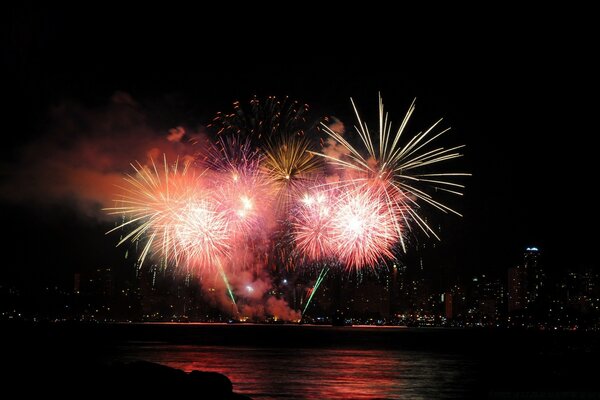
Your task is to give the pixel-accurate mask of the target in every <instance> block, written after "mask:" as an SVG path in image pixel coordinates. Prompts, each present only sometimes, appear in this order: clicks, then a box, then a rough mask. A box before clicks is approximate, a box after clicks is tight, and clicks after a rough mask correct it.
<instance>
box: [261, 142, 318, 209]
mask: <svg viewBox="0 0 600 400" xmlns="http://www.w3.org/2000/svg"><path fill="white" fill-rule="evenodd" d="M309 148H310V141H309V140H308V139H307V138H305V137H301V136H297V135H294V136H286V137H283V138H279V139H275V140H273V141H269V142H268V143H267V145H266V148H265V158H264V162H263V171H264V172H265V174H266V177H267V179H268V181H269V183H270V185H271V187H272V188H273V191H274V195H275V198H276V199H277V201H278V205H279V208H280V209H282V210H283V211H285V212H287V211H288V209H289V207H290V205H291V204H292V203H293V202H294V201H295V200H296V199H297V198H298V196H299V194H300V193H301V192H302V191H303V190H304V189H305V188H306V185H307V183H308V182H310V180H311V179H312V178H313V176H314V174H315V173H317V172H318V171H319V167H320V161H321V160H320V159H319V158H317V157H315V156H314V154H312V153H310V152H309Z"/></svg>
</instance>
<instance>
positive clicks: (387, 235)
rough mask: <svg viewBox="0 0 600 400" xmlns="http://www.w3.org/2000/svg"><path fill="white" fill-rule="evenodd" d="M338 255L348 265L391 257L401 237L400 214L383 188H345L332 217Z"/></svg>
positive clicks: (373, 263) (333, 235)
mask: <svg viewBox="0 0 600 400" xmlns="http://www.w3.org/2000/svg"><path fill="white" fill-rule="evenodd" d="M331 229H332V237H331V242H332V243H333V244H335V254H336V256H337V258H338V259H339V260H340V262H341V263H342V264H343V265H345V266H346V267H347V268H355V269H359V268H362V267H364V266H372V267H373V266H375V265H376V264H377V263H378V262H379V261H380V260H382V259H384V258H392V257H393V254H392V248H393V246H394V244H396V243H397V242H398V241H399V240H400V236H399V231H398V229H397V216H396V215H394V214H393V209H391V208H390V207H388V204H387V202H386V199H385V198H384V197H383V196H382V193H381V192H380V191H376V190H373V189H371V188H367V187H365V186H358V187H355V188H346V191H345V192H344V193H343V194H341V196H340V198H339V199H338V201H337V203H336V208H335V213H334V216H333V218H332V220H331Z"/></svg>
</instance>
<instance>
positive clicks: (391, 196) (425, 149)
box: [315, 97, 469, 250]
mask: <svg viewBox="0 0 600 400" xmlns="http://www.w3.org/2000/svg"><path fill="white" fill-rule="evenodd" d="M351 102H352V107H353V109H354V112H355V114H356V119H357V126H356V132H357V133H358V135H359V137H360V139H361V142H362V144H363V146H364V148H365V150H366V155H363V154H362V153H361V152H360V151H359V150H358V149H357V148H356V147H354V146H353V145H352V144H351V143H350V142H349V141H348V140H346V139H345V138H344V137H343V135H342V134H341V133H338V132H336V131H334V130H332V129H330V128H329V127H328V126H326V125H323V129H324V130H325V132H326V133H327V134H328V135H329V136H330V137H331V138H332V139H333V140H334V141H335V142H337V143H339V144H340V145H341V146H343V148H344V149H345V151H344V152H343V153H344V155H340V156H331V155H327V154H322V153H315V154H318V155H320V156H321V157H324V158H326V159H327V160H328V161H330V162H331V163H333V164H334V165H335V166H337V167H338V168H339V169H341V170H343V172H346V175H347V176H349V177H350V178H348V179H347V182H349V184H350V185H357V184H359V185H363V186H364V187H365V188H369V189H370V190H371V189H374V190H375V192H378V196H377V197H379V198H381V199H382V200H383V201H385V204H386V207H387V208H388V209H389V210H388V212H387V214H389V215H391V216H397V218H395V217H394V218H393V225H394V229H395V230H396V235H397V237H398V238H399V239H400V242H401V244H402V247H403V249H405V250H406V248H405V243H404V240H403V238H404V232H403V229H404V228H410V226H411V225H412V224H416V225H417V226H418V227H419V228H420V229H421V230H423V232H425V234H426V235H428V236H429V235H433V236H435V237H436V238H438V239H439V237H438V236H437V234H436V233H435V232H434V230H433V229H432V228H431V227H430V226H429V225H428V224H427V222H426V221H425V218H424V217H422V216H421V215H420V213H419V208H420V207H421V205H423V204H427V205H430V206H433V207H434V208H437V209H438V210H441V211H443V212H452V213H454V214H457V215H459V216H460V214H459V213H458V212H457V211H455V210H453V209H452V208H450V207H448V206H447V205H445V204H443V203H441V202H440V201H438V200H436V199H435V198H434V197H433V195H432V189H433V191H444V192H448V193H451V194H455V195H462V193H461V192H460V190H461V189H463V188H464V186H463V185H461V184H459V183H456V182H454V179H455V178H457V177H461V176H468V175H469V174H465V173H457V172H445V173H436V172H430V171H429V170H428V169H429V168H430V167H435V166H436V165H437V164H439V163H441V162H444V161H448V160H452V159H455V158H458V157H461V156H462V154H460V153H459V152H458V150H460V149H461V148H462V147H463V146H456V147H452V148H448V149H446V148H444V147H441V146H437V147H435V146H433V144H434V142H435V141H436V139H438V138H440V136H442V135H443V134H444V133H446V132H448V130H449V128H448V129H444V130H441V131H437V128H438V125H439V124H440V122H441V121H442V120H441V119H440V120H438V121H437V122H435V123H434V124H433V125H432V126H430V127H429V128H428V129H426V130H425V131H422V132H420V133H418V134H416V135H414V136H412V137H410V138H405V136H406V135H403V134H404V132H405V130H406V127H407V124H408V122H409V120H410V117H411V115H412V114H413V112H414V110H415V104H414V101H413V103H412V104H411V105H410V107H409V109H408V111H407V113H406V115H405V116H404V119H403V120H402V123H401V124H400V126H399V127H398V129H397V130H396V131H395V133H392V122H391V121H390V120H389V119H388V115H387V113H385V112H384V107H383V101H382V99H381V97H379V126H378V135H376V137H375V138H373V137H372V135H371V131H370V130H369V128H368V126H367V124H366V123H365V122H363V120H362V119H361V117H360V114H359V112H358V110H357V108H356V106H355V104H354V101H353V100H352V99H351Z"/></svg>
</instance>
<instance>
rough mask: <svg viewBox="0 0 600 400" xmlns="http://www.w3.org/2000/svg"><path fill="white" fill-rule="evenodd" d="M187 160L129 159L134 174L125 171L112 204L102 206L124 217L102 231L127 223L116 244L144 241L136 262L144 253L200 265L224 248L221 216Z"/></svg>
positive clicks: (210, 263)
mask: <svg viewBox="0 0 600 400" xmlns="http://www.w3.org/2000/svg"><path fill="white" fill-rule="evenodd" d="M189 165H190V164H189V163H185V164H184V165H183V166H181V165H180V164H179V163H178V162H175V163H174V164H172V165H169V164H168V163H167V160H166V157H164V158H163V168H157V165H156V163H155V162H154V161H152V163H151V166H150V167H145V166H142V165H141V164H139V163H137V164H136V165H132V167H133V169H134V171H135V174H134V175H127V177H126V178H125V182H126V183H127V185H126V186H124V187H122V188H121V190H122V194H121V195H120V196H119V198H118V199H117V200H116V203H117V205H116V206H115V207H112V208H108V209H107V211H108V212H109V213H110V214H120V215H122V216H123V218H124V220H125V221H124V222H123V223H122V224H120V225H118V226H117V227H115V228H114V229H112V230H110V231H109V232H108V233H111V232H114V231H117V230H123V231H126V229H129V228H131V230H130V231H129V233H126V234H124V236H123V237H122V238H121V240H120V241H119V242H118V244H117V245H121V244H123V243H125V242H127V241H131V242H141V243H144V244H143V247H142V251H141V254H140V256H139V261H140V264H143V263H144V260H145V259H146V257H147V256H148V255H149V254H150V255H153V256H156V257H159V258H162V259H163V260H164V265H167V263H168V262H171V263H173V264H175V265H185V266H186V267H188V268H191V267H195V268H199V269H206V268H209V267H213V266H214V265H215V263H216V260H217V258H218V257H222V256H226V254H227V251H228V248H229V243H228V240H229V235H230V231H229V226H228V222H227V219H226V218H225V215H224V213H223V212H222V211H220V210H218V208H217V206H216V204H214V202H212V201H211V200H210V196H207V194H206V191H205V190H202V181H201V179H200V178H201V176H199V175H197V174H196V173H194V172H190V168H189Z"/></svg>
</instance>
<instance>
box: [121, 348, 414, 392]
mask: <svg viewBox="0 0 600 400" xmlns="http://www.w3.org/2000/svg"><path fill="white" fill-rule="evenodd" d="M138 352H139V354H131V358H136V359H144V360H147V361H151V362H157V363H161V364H164V365H168V366H170V367H173V368H179V369H182V370H184V371H188V372H189V371H192V370H201V371H214V372H219V373H222V374H224V375H226V376H227V377H229V379H231V381H232V382H233V386H234V390H235V391H237V392H239V393H244V394H248V395H249V396H251V397H252V398H254V399H269V398H280V397H292V398H299V397H300V398H306V399H371V398H399V396H400V395H401V393H402V392H404V391H405V390H406V381H405V379H404V378H403V376H402V375H403V370H405V369H406V368H405V366H404V365H403V362H401V361H400V360H399V359H398V358H397V357H390V355H389V354H388V353H386V352H384V351H380V350H354V349H352V350H340V349H261V348H229V347H198V346H165V347H164V348H161V346H154V347H152V349H149V348H146V349H145V350H143V351H142V349H138Z"/></svg>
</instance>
